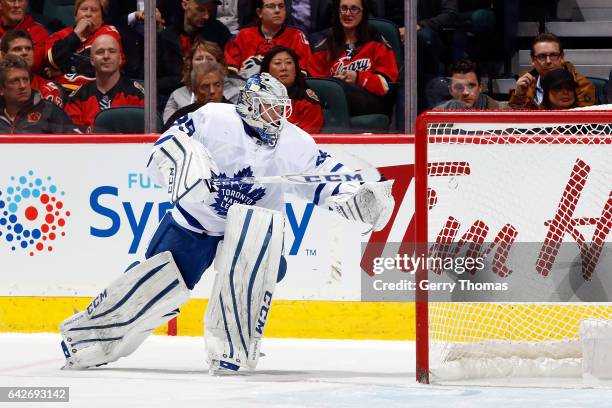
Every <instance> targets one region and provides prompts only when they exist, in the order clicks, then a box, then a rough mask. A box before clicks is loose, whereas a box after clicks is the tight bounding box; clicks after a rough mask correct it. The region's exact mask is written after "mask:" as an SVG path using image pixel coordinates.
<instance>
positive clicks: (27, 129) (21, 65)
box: [0, 54, 72, 134]
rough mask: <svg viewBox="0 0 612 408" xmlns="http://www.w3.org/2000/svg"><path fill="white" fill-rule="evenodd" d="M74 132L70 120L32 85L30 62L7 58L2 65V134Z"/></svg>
mask: <svg viewBox="0 0 612 408" xmlns="http://www.w3.org/2000/svg"><path fill="white" fill-rule="evenodd" d="M67 132H72V124H71V123H70V118H68V116H67V115H66V113H64V111H62V110H61V109H60V108H59V107H57V105H55V104H53V103H51V102H49V101H46V100H44V99H42V98H41V96H40V94H39V93H38V92H36V91H34V90H32V87H31V86H30V67H29V64H28V62H27V61H26V60H24V59H23V58H21V57H19V56H17V55H12V54H8V55H5V56H4V57H3V59H2V62H0V133H4V134H7V133H22V134H27V133H33V134H41V133H67Z"/></svg>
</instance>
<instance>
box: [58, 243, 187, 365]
mask: <svg viewBox="0 0 612 408" xmlns="http://www.w3.org/2000/svg"><path fill="white" fill-rule="evenodd" d="M187 300H189V289H187V286H185V282H184V281H183V278H182V276H181V274H180V272H179V270H178V268H177V267H176V264H175V263H174V260H173V259H172V255H171V254H170V252H163V253H161V254H158V255H156V256H154V257H152V258H149V259H147V260H146V261H144V262H142V263H141V264H139V265H137V266H135V267H133V268H131V269H130V270H128V271H127V272H126V273H124V274H123V275H121V277H119V278H117V279H116V280H115V281H114V282H112V283H111V284H110V285H109V286H108V287H107V288H106V289H104V290H103V291H102V293H100V294H99V295H98V296H97V297H95V298H94V299H93V301H92V302H91V303H90V304H89V306H87V309H86V310H84V311H82V312H80V313H77V314H75V315H73V316H71V317H70V318H68V319H66V320H65V321H64V322H63V323H62V324H61V325H60V328H59V329H60V333H61V335H62V339H63V341H62V349H63V351H64V355H65V356H66V366H65V368H87V367H92V366H97V365H101V364H106V363H109V362H112V361H115V360H117V359H119V358H120V357H124V356H127V355H129V354H130V353H132V352H133V351H134V350H136V348H137V347H138V346H139V345H140V344H142V342H143V341H144V340H145V339H146V338H147V337H148V336H149V334H151V332H152V331H153V330H154V329H155V328H156V327H158V326H159V325H161V324H163V323H165V322H166V321H168V320H170V319H171V318H172V317H174V316H176V315H177V314H178V310H177V308H178V307H180V306H182V305H183V304H185V303H186V302H187Z"/></svg>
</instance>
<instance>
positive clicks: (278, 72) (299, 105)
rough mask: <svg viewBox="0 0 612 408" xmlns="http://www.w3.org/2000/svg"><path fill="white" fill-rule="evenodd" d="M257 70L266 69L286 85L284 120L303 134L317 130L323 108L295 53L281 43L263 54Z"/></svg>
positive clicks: (320, 123)
mask: <svg viewBox="0 0 612 408" xmlns="http://www.w3.org/2000/svg"><path fill="white" fill-rule="evenodd" d="M261 72H268V73H269V74H271V75H272V76H273V77H274V78H276V79H278V80H279V81H280V82H281V83H282V84H283V85H285V87H286V88H287V93H288V94H289V98H291V116H289V117H288V118H287V120H288V121H289V122H291V123H293V124H294V125H296V126H297V127H299V128H301V129H302V130H305V131H306V132H307V133H310V134H313V133H319V132H320V131H321V128H322V127H323V109H322V108H321V103H320V102H319V98H318V97H317V95H316V94H315V93H314V91H313V90H312V89H310V88H309V87H308V85H307V84H306V79H305V78H304V74H303V73H302V72H301V70H300V63H299V57H298V55H297V53H296V52H295V51H293V50H292V49H291V48H287V47H283V46H278V47H274V48H272V49H271V50H270V51H268V52H267V54H266V55H265V56H264V59H263V61H262V63H261Z"/></svg>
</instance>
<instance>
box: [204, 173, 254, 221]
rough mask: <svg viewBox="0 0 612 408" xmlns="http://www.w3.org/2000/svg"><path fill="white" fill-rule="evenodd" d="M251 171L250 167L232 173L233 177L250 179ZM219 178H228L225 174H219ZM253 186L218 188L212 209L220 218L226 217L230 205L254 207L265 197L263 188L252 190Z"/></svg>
mask: <svg viewBox="0 0 612 408" xmlns="http://www.w3.org/2000/svg"><path fill="white" fill-rule="evenodd" d="M252 176H253V170H251V167H250V166H247V167H245V168H244V169H242V170H239V171H238V172H236V173H234V176H233V177H252ZM218 177H219V178H226V177H228V176H227V175H226V174H225V173H220V174H219V176H218ZM253 187H254V185H253V184H229V185H224V186H219V187H218V189H219V191H217V197H215V202H214V203H213V204H212V207H213V209H214V210H215V212H216V213H217V214H219V215H220V216H221V217H226V216H227V210H229V208H230V207H231V206H232V204H235V203H240V204H246V205H256V203H257V202H258V201H259V200H261V199H262V198H263V197H264V196H265V195H266V189H265V188H264V187H257V188H253Z"/></svg>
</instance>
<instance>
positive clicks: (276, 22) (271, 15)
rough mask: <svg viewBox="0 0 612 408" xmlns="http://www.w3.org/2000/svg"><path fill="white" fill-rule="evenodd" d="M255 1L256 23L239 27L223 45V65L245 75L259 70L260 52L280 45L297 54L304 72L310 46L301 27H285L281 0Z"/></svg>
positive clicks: (308, 58)
mask: <svg viewBox="0 0 612 408" xmlns="http://www.w3.org/2000/svg"><path fill="white" fill-rule="evenodd" d="M255 4H256V8H255V12H256V13H257V19H258V22H257V23H256V24H253V25H251V26H247V27H245V28H243V29H241V30H240V31H239V32H238V35H237V36H236V38H235V39H234V40H232V41H230V42H229V43H228V44H227V46H226V47H225V60H226V61H227V65H228V67H227V68H228V69H229V70H230V71H233V72H234V73H236V74H238V75H239V76H241V77H242V78H245V79H246V78H249V77H251V76H252V75H255V74H257V73H259V71H260V68H261V62H262V61H263V57H264V55H266V53H267V52H268V51H269V50H270V49H272V48H273V47H276V46H278V45H282V46H285V47H287V48H291V49H293V50H294V51H295V52H296V53H297V55H298V56H299V57H300V67H301V68H302V69H303V70H304V71H306V72H304V73H305V74H306V73H307V71H309V70H310V68H309V67H310V60H311V52H310V45H309V43H308V40H307V39H306V35H305V34H304V33H303V32H302V30H300V29H297V28H294V27H288V26H287V24H286V18H287V9H286V4H285V0H256V2H255Z"/></svg>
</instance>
